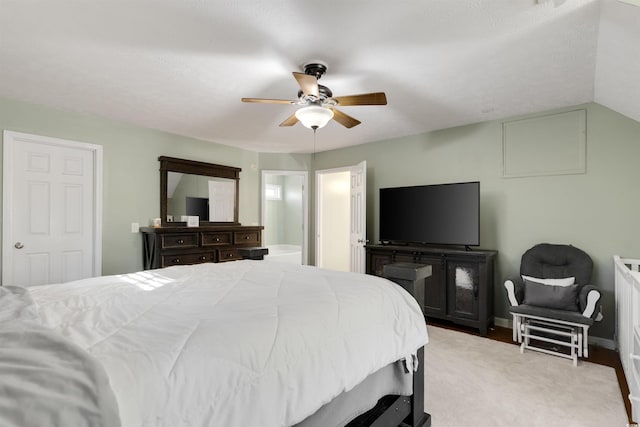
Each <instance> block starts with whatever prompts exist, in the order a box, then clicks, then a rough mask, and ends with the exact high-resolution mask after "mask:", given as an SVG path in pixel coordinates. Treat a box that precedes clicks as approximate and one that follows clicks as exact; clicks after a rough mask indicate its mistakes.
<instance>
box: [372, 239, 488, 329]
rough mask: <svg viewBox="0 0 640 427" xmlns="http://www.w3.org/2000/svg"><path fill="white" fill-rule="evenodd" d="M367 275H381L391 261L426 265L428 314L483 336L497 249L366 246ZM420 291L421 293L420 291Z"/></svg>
mask: <svg viewBox="0 0 640 427" xmlns="http://www.w3.org/2000/svg"><path fill="white" fill-rule="evenodd" d="M365 248H366V252H367V270H366V271H367V274H373V275H376V276H381V277H382V276H383V274H384V266H385V265H387V264H394V263H403V262H406V263H416V264H427V265H430V266H431V268H432V271H431V276H429V277H426V278H425V279H424V280H423V281H422V283H424V289H423V290H422V289H416V291H417V293H419V294H422V293H423V294H424V303H423V309H424V314H425V316H427V317H433V318H437V319H444V320H448V321H451V322H453V323H457V324H460V325H465V326H470V327H473V328H478V330H479V331H480V334H481V335H482V336H486V335H487V332H488V329H489V326H490V325H491V324H492V323H493V286H494V285H493V284H494V270H495V266H494V265H495V259H496V255H497V252H496V251H491V250H483V249H474V250H470V248H469V247H468V246H467V247H458V248H456V249H453V248H442V247H439V248H436V247H428V246H420V245H410V246H400V245H391V244H387V245H367V246H365ZM422 291H423V292H422Z"/></svg>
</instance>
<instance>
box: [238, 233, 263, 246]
mask: <svg viewBox="0 0 640 427" xmlns="http://www.w3.org/2000/svg"><path fill="white" fill-rule="evenodd" d="M233 243H235V244H236V245H243V244H248V245H258V244H260V232H259V231H235V232H234V233H233Z"/></svg>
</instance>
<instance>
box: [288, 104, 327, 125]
mask: <svg viewBox="0 0 640 427" xmlns="http://www.w3.org/2000/svg"><path fill="white" fill-rule="evenodd" d="M296 118H297V119H298V120H299V121H300V123H302V124H303V126H304V127H307V128H309V129H320V128H323V127H325V126H326V125H327V123H329V120H331V119H332V118H333V111H332V110H330V109H328V108H325V107H320V106H318V105H310V106H308V107H304V108H300V109H299V110H298V111H296Z"/></svg>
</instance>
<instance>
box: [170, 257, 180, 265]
mask: <svg viewBox="0 0 640 427" xmlns="http://www.w3.org/2000/svg"><path fill="white" fill-rule="evenodd" d="M171 262H172V263H174V264H180V258H174V259H173V261H171Z"/></svg>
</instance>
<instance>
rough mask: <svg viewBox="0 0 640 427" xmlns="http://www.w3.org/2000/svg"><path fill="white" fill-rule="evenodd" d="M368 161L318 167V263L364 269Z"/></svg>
mask: <svg viewBox="0 0 640 427" xmlns="http://www.w3.org/2000/svg"><path fill="white" fill-rule="evenodd" d="M366 180H367V164H366V162H362V163H359V164H357V165H355V166H350V167H346V168H339V169H327V170H319V171H316V195H317V197H316V200H317V201H316V265H317V266H319V267H323V268H330V269H335V270H343V271H352V272H356V273H364V272H365V263H366V262H365V261H366V260H365V249H364V245H365V243H366V214H367V212H366V207H367V200H366Z"/></svg>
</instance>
